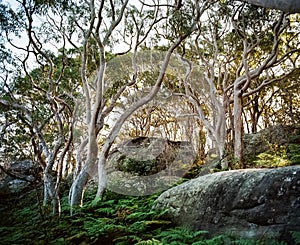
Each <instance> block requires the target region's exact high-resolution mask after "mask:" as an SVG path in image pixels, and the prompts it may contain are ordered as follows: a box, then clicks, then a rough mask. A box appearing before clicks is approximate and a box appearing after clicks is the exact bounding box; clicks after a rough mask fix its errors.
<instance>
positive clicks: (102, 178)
mask: <svg viewBox="0 0 300 245" xmlns="http://www.w3.org/2000/svg"><path fill="white" fill-rule="evenodd" d="M195 29H196V26H194V27H193V28H192V29H191V30H190V32H189V33H186V34H185V35H183V36H181V37H179V38H178V39H177V40H176V41H175V42H174V44H173V45H172V46H171V47H170V48H169V50H168V51H167V54H166V56H165V59H164V61H163V64H162V67H161V70H160V73H159V75H158V78H157V80H156V83H155V85H154V86H153V88H152V90H151V91H150V92H149V93H148V94H147V95H146V96H145V97H143V98H141V99H140V100H138V101H137V102H136V103H134V104H132V105H131V106H130V107H129V108H128V109H127V110H126V111H125V112H124V113H123V114H122V115H121V116H120V118H119V119H118V121H117V122H116V124H115V125H114V127H113V128H112V130H111V132H110V134H109V136H108V137H107V139H106V141H105V144H104V145H103V147H102V150H101V153H100V157H99V160H98V190H97V194H96V197H95V201H98V200H99V199H101V197H102V194H103V192H104V190H105V187H106V173H105V164H106V158H107V154H108V152H109V150H110V148H111V146H112V144H113V142H114V140H115V139H116V137H117V136H118V133H119V131H120V129H121V127H122V125H123V124H124V122H125V121H126V119H128V118H129V117H130V116H131V115H132V114H133V113H134V112H135V111H136V110H138V109H139V108H141V107H142V106H143V105H145V104H147V103H148V102H150V101H151V100H152V99H153V98H154V97H155V95H156V94H157V93H158V91H159V89H160V87H161V84H162V82H163V78H164V75H165V72H166V70H167V67H168V65H169V62H170V58H171V55H172V53H173V52H174V50H175V49H176V48H177V47H178V46H179V45H180V43H181V42H182V41H183V40H184V39H185V38H187V37H188V36H189V35H190V33H192V32H193V31H195Z"/></svg>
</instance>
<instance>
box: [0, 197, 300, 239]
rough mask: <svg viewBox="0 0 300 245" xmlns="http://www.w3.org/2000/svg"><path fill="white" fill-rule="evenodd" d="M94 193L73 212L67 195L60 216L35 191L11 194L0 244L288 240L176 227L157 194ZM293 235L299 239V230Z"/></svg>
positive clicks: (0, 230) (3, 222) (0, 229)
mask: <svg viewBox="0 0 300 245" xmlns="http://www.w3.org/2000/svg"><path fill="white" fill-rule="evenodd" d="M40 194H41V193H39V195H40ZM93 196H94V193H93V191H89V193H88V195H86V204H85V205H84V207H83V208H81V209H78V210H77V213H76V215H75V216H73V217H70V216H69V206H68V204H67V197H65V198H64V199H63V201H62V203H63V211H62V216H61V218H60V219H57V218H54V217H53V216H51V217H48V216H47V214H46V213H47V210H46V209H45V207H44V208H41V204H40V203H39V202H37V201H36V198H37V197H38V195H37V192H36V191H33V192H31V193H28V194H27V195H26V196H23V199H14V200H10V202H11V205H10V209H9V210H8V209H6V210H4V208H3V207H2V206H1V211H3V212H2V214H3V215H2V219H1V226H0V232H1V234H2V235H1V241H0V244H120V245H121V244H124V245H125V244H140V245H141V244H153V245H154V244H161V245H163V244H176V245H177V244H194V245H200V244H201V245H202V244H214V245H215V244H282V245H283V244H284V243H283V242H277V241H274V240H272V241H270V240H260V241H255V240H247V239H246V240H245V239H238V238H236V237H232V236H227V235H220V236H216V237H213V238H210V237H209V236H208V235H209V234H207V232H206V231H192V230H190V229H189V228H188V227H176V226H175V224H174V223H172V222H171V221H170V220H169V218H168V216H167V214H166V211H160V212H158V211H155V210H153V209H152V205H153V204H154V201H155V199H156V198H157V196H158V194H156V195H152V196H147V197H129V196H123V195H120V194H115V193H112V192H106V194H105V195H104V197H103V201H102V202H100V203H98V204H97V205H92V200H93ZM6 201H8V200H6ZM7 206H8V205H7V203H6V207H7ZM292 235H293V238H294V239H295V242H298V243H299V240H300V239H299V233H297V232H293V234H292Z"/></svg>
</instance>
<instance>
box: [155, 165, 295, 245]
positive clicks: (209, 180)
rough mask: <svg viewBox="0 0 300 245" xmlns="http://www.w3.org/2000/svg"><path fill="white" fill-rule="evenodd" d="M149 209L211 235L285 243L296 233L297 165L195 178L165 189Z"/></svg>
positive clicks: (179, 223) (244, 170) (234, 171)
mask: <svg viewBox="0 0 300 245" xmlns="http://www.w3.org/2000/svg"><path fill="white" fill-rule="evenodd" d="M154 208H155V209H168V210H169V214H170V216H171V217H172V219H173V220H174V222H176V223H177V224H178V225H188V226H190V227H191V228H193V229H197V230H207V231H209V232H210V234H212V235H217V234H228V233H229V234H232V235H237V236H241V237H244V238H255V239H261V238H265V237H268V236H270V237H272V238H279V239H282V240H285V241H289V240H290V239H291V238H290V231H300V166H299V165H298V166H290V167H283V168H276V169H243V170H233V171H226V172H217V173H214V174H208V175H205V176H200V177H198V178H196V179H193V180H190V181H188V182H185V183H183V184H181V185H179V186H176V187H174V188H171V189H169V190H167V191H165V192H164V193H163V194H162V195H161V196H160V197H159V198H158V199H157V201H156V204H155V206H154Z"/></svg>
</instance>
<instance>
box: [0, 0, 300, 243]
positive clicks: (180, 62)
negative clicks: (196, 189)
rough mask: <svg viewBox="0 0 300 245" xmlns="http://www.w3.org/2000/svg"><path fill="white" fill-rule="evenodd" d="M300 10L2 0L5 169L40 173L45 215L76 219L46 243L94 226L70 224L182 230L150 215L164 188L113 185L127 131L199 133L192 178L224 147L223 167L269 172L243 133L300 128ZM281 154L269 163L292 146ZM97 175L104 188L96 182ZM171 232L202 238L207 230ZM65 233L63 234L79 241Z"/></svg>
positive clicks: (187, 137)
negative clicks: (110, 165)
mask: <svg viewBox="0 0 300 245" xmlns="http://www.w3.org/2000/svg"><path fill="white" fill-rule="evenodd" d="M295 12H297V11H295ZM299 18H300V15H299V14H298V13H295V14H292V13H288V12H287V13H285V12H282V11H280V10H275V9H269V8H262V7H258V6H254V5H251V4H249V3H245V2H243V1H231V0H221V1H220V0H218V1H217V0H207V1H192V0H184V1H174V0H163V1H156V0H153V1H142V0H135V1H128V0H110V1H93V0H91V1H71V0H58V1H52V0H22V1H17V0H16V1H9V2H7V1H0V22H1V26H0V28H1V34H0V35H1V38H0V56H1V62H0V70H1V73H0V78H1V80H0V121H1V125H0V156H1V157H0V158H1V160H0V166H1V170H2V171H6V169H8V166H9V165H10V163H12V162H15V161H23V160H31V161H32V162H33V163H34V164H36V166H38V168H40V171H41V176H40V178H39V181H40V182H42V185H41V186H39V187H37V189H38V190H36V191H37V196H38V201H37V202H35V204H33V203H31V204H30V205H36V206H35V207H36V208H38V207H39V208H40V210H39V211H38V212H39V215H38V217H36V219H38V220H39V221H37V223H39V222H40V224H42V227H47V225H50V226H53V227H55V226H54V223H55V222H57V220H56V218H58V217H60V216H63V217H64V218H63V219H62V221H61V223H60V224H59V226H58V227H57V228H53V229H52V228H51V229H52V230H51V232H52V233H51V232H49V231H47V232H42V231H40V232H41V234H39V236H40V239H46V238H47V239H52V238H50V237H51V234H52V235H53V234H55V235H54V236H58V237H59V234H58V230H55V229H61V231H62V234H63V233H64V232H63V230H64V228H63V227H66V225H67V224H66V222H69V221H70V222H71V223H72V227H73V228H74V227H75V225H76V226H77V225H79V223H80V225H82V224H84V226H85V231H84V232H83V231H78V232H77V234H75V231H74V232H73V233H74V234H73V233H72V234H70V233H69V231H66V230H65V231H66V232H65V233H64V235H66V234H68V236H69V242H70V243H72V242H73V243H76V241H77V240H76V239H79V240H78V241H81V239H83V240H84V241H85V242H87V243H91V241H94V242H97V241H98V240H97V239H98V237H99V236H100V235H103V234H104V233H105V232H107V231H104V230H101V229H102V228H103V227H106V228H107V227H108V228H107V229H108V230H109V232H111V233H109V232H108V234H115V233H114V232H116V230H117V232H116V233H118V234H117V235H116V234H115V235H114V238H113V239H115V237H119V238H120V237H122V239H124V240H126V239H125V238H124V237H125V234H127V235H128V232H129V235H130V236H131V238H130V239H131V241H134V242H138V241H142V240H143V239H146V240H147V239H150V240H151V239H152V238H153V239H152V242H153V243H149V244H156V243H155V242H159V241H162V240H163V239H169V238H164V233H163V232H162V230H161V229H167V228H170V227H172V225H170V223H169V221H167V220H164V219H162V217H163V215H164V214H163V213H154V211H150V210H151V208H150V204H151V201H149V200H152V201H153V200H154V197H153V196H152V197H151V196H150V197H140V198H127V199H126V198H125V197H120V196H117V194H113V193H112V192H109V191H107V190H106V186H107V169H106V165H107V158H108V156H109V155H110V154H111V152H112V150H113V149H114V147H116V145H118V144H119V143H121V142H124V141H125V140H128V139H132V138H135V137H157V138H164V139H168V140H170V141H184V142H190V143H191V144H192V146H193V149H194V152H195V159H196V160H195V163H194V164H193V170H192V171H196V173H195V174H194V175H193V174H192V175H189V176H193V177H194V176H195V175H196V174H197V169H198V170H199V169H201V166H202V164H203V163H204V162H205V159H206V157H207V153H208V152H212V150H213V152H214V154H215V159H217V161H218V168H219V170H228V169H239V168H245V167H249V166H251V167H259V164H258V165H257V162H253V161H250V160H249V159H248V158H245V157H244V149H245V141H244V139H245V137H244V135H245V134H254V133H257V132H258V131H260V130H263V129H266V128H272V127H273V126H277V125H299V119H300V95H299V94H300V93H299V85H298V84H299V74H300V69H299V62H300V58H299V55H300V52H299V48H300V42H299V41H300V40H299V38H300V29H299V28H300V25H299ZM266 142H268V139H266ZM270 149H272V151H271V152H269V155H267V156H266V155H264V156H261V159H263V160H266V158H268V157H269V156H270V155H273V156H274V155H276V154H277V155H281V156H282V154H286V153H287V152H286V151H287V149H285V148H280V146H278V145H275V144H273V145H270ZM292 150H293V151H296V152H297V151H298V150H299V149H298V148H297V149H292ZM297 154H298V153H297ZM147 157H148V156H145V159H147ZM289 164H291V163H290V162H288V161H285V162H284V163H282V162H280V163H279V164H277V165H276V164H275V166H282V165H289ZM272 166H273V165H272ZM91 179H93V181H94V182H96V185H97V188H96V189H97V190H90V189H89V188H87V183H90V180H91ZM41 188H42V189H43V190H41ZM86 188H87V189H88V190H89V192H88V195H84V193H85V190H86ZM114 195H115V196H114ZM122 198H124V199H122ZM147 198H148V199H149V200H148V199H147ZM31 199H32V198H31ZM31 199H30V200H31ZM117 199H119V201H117ZM141 200H143V202H149V203H150V204H149V205H148V206H145V207H144V206H143V207H140V206H141V205H140V204H139V202H141ZM147 200H148V201H147ZM28 201H29V200H28ZM127 206H128V207H127ZM79 207H83V208H82V209H80V208H79ZM129 207H130V208H129ZM90 209H91V210H92V213H94V214H95V213H97V215H98V216H99V217H100V216H101V217H102V218H103V219H102V218H101V219H99V220H97V219H96V218H95V217H92V216H90V215H91V214H90V213H89V211H91V210H90ZM140 209H141V210H140ZM22 210H23V209H22ZM27 211H28V213H27V214H29V213H30V212H31V211H32V210H31V211H30V210H23V211H22V212H25V214H24V213H23V214H18V213H17V214H16V213H15V214H14V215H16V216H20V215H25V216H26V212H27ZM29 211H30V212H29ZM32 212H33V211H32ZM50 214H51V215H52V218H53V217H54V218H53V220H52V219H50V218H49V217H50V216H49V215H50ZM69 214H70V215H72V217H74V216H75V217H76V218H70V217H71V216H68V215H69ZM30 215H32V213H30ZM30 215H29V216H30ZM76 215H78V216H76ZM85 215H87V216H85ZM48 216H49V217H48ZM82 217H84V218H82ZM105 217H107V219H106V218H105ZM111 217H113V218H114V219H111V220H110V218H111ZM149 217H151V218H149ZM83 219H85V220H84V221H83ZM112 220H113V221H112ZM116 220H117V221H116ZM145 220H146V221H145ZM8 222H9V221H8ZM52 222H54V223H52ZM76 222H78V224H77V223H76ZM99 222H100V223H101V224H100V223H99ZM110 222H112V223H110ZM118 222H119V223H118ZM120 222H121V223H122V224H121V223H120ZM138 222H140V223H138ZM145 222H146V223H145ZM147 222H148V223H147ZM104 223H105V225H104ZM55 224H57V223H55ZM108 224H109V225H108ZM6 225H7V223H6ZM122 225H124V226H126V225H127V226H128V225H129V227H130V228H128V229H129V230H130V231H128V230H126V231H125V230H124V229H125V228H124V227H123V228H124V229H123V228H122ZM130 225H131V226H130ZM96 226H97V227H96ZM158 226H159V227H160V228H159V229H160V230H157V229H158V228H157V227H158ZM99 227H102V228H101V229H100V228H99ZM149 227H150V228H149ZM106 228H103V229H106ZM66 229H67V228H66ZM99 229H100V231H99ZM110 229H111V230H110ZM122 229H123V230H122ZM126 229H127V228H126ZM139 229H141V230H139ZM143 229H144V230H143ZM171 229H173V230H172V232H174V233H176V234H177V233H178V232H179V233H180V232H182V234H181V235H182V236H181V237H184V236H186V237H188V238H186V239H187V241H189V240H190V241H189V242H191V239H192V237H194V238H195V241H196V240H197V239H198V238H199V237H203V236H204V234H202V233H201V232H200V233H189V232H190V231H188V230H176V229H177V228H171ZM75 230H76V229H75ZM148 230H151V232H152V231H153V232H152V233H151V232H150V233H151V234H150V233H149V234H150V235H147V234H148V233H146V235H145V237H139V238H137V237H134V236H136V235H137V234H140V233H143V232H146V231H148ZM76 231H77V230H76ZM6 232H8V231H7V230H6ZM101 232H102V233H101ZM184 232H185V233H184ZM50 233H51V234H50ZM183 233H184V234H183ZM62 234H61V237H60V239H61V240H57V241H56V243H59V242H61V243H62V244H64V242H66V241H65V240H64V238H63V237H64V236H63V235H62ZM105 234H106V233H105ZM166 234H167V233H166ZM166 234H165V235H166ZM36 235H37V234H35V235H34V236H36ZM121 235H123V236H121ZM127 235H126V236H127ZM129 235H128V236H129ZM47 236H48V237H47ZM166 236H167V235H166ZM178 236H179V235H178ZM70 237H71V238H70ZM58 239H59V238H58ZM89 239H90V240H89ZM110 239H111V240H113V239H112V238H110ZM130 239H129V238H128V240H127V241H129V240H130ZM170 239H171V238H170ZM216 239H229V238H228V237H227V238H225V237H221V238H216ZM17 240H18V238H16V240H15V241H17ZM83 240H82V241H83ZM78 241H77V242H78ZM220 241H221V242H222V241H223V240H220ZM168 242H169V243H170V242H171V240H169V241H167V240H166V241H165V243H168ZM221 242H220V244H221ZM183 243H184V241H183ZM107 244H109V243H107ZM141 244H142V243H141ZM157 244H160V243H157ZM176 244H177V243H176ZM199 244H202V243H199ZM203 244H205V243H203ZM213 244H216V243H213Z"/></svg>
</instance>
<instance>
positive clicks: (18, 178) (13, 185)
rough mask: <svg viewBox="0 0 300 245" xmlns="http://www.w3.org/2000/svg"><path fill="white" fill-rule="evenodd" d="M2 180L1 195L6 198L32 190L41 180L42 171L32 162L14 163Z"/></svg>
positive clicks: (0, 183) (0, 181)
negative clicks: (35, 182)
mask: <svg viewBox="0 0 300 245" xmlns="http://www.w3.org/2000/svg"><path fill="white" fill-rule="evenodd" d="M6 172H7V173H9V175H6V174H5V173H4V174H3V176H2V178H1V180H0V195H1V196H3V197H5V196H7V195H8V196H9V195H11V194H16V193H20V192H22V191H24V190H25V189H27V188H30V187H31V186H32V184H33V182H34V181H35V180H36V179H38V178H39V173H40V169H39V168H38V167H37V166H36V165H35V164H34V163H33V162H32V161H30V160H24V161H16V162H12V163H11V164H10V165H9V166H8V167H7V168H6Z"/></svg>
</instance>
